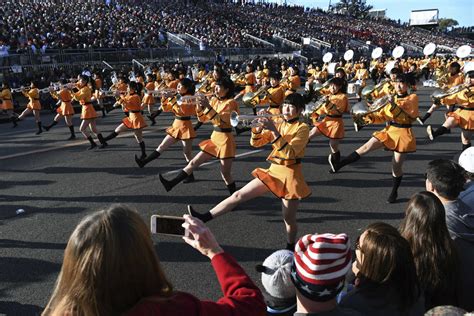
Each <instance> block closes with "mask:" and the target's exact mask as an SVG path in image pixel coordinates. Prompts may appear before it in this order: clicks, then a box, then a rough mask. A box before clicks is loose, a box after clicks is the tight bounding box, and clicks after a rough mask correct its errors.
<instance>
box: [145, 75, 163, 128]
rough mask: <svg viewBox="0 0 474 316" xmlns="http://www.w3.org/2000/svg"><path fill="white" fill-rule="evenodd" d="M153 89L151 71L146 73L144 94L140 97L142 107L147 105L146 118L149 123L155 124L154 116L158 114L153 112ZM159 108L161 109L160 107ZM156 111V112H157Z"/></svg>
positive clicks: (153, 82) (153, 80)
mask: <svg viewBox="0 0 474 316" xmlns="http://www.w3.org/2000/svg"><path fill="white" fill-rule="evenodd" d="M153 90H155V78H154V76H153V74H152V73H150V74H147V75H146V84H145V95H144V96H143V99H142V107H145V106H146V107H147V110H148V118H149V119H150V121H151V125H152V126H153V125H155V124H156V120H155V118H156V117H157V116H158V114H155V113H154V112H153V106H154V105H155V103H156V102H155V97H154V96H153V94H152V92H151V91H153ZM160 110H161V109H160ZM157 113H158V112H157ZM159 113H161V112H159Z"/></svg>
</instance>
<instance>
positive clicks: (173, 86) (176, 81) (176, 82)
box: [166, 79, 179, 89]
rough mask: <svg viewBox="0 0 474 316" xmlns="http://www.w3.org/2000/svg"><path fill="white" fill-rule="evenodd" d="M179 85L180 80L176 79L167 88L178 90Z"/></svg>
mask: <svg viewBox="0 0 474 316" xmlns="http://www.w3.org/2000/svg"><path fill="white" fill-rule="evenodd" d="M178 83H179V79H175V80H173V81H170V82H168V83H167V84H166V86H167V87H168V89H178Z"/></svg>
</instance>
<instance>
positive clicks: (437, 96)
mask: <svg viewBox="0 0 474 316" xmlns="http://www.w3.org/2000/svg"><path fill="white" fill-rule="evenodd" d="M468 87H469V86H468V85H466V84H464V83H463V84H460V85H457V86H454V87H452V88H450V89H448V90H439V89H438V90H435V91H434V92H433V93H432V94H431V99H432V100H433V101H435V102H436V101H440V100H441V99H443V98H445V97H447V96H450V95H453V94H455V93H458V92H460V91H462V90H464V89H467V88H468Z"/></svg>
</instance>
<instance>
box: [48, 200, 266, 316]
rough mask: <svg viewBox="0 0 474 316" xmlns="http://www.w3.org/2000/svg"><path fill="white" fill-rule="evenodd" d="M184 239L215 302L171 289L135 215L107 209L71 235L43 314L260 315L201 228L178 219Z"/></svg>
mask: <svg viewBox="0 0 474 316" xmlns="http://www.w3.org/2000/svg"><path fill="white" fill-rule="evenodd" d="M184 218H185V223H184V224H183V227H184V228H185V229H187V230H188V231H189V233H190V235H192V236H190V237H183V239H184V240H185V242H187V243H188V244H190V245H191V246H192V247H194V248H196V249H197V250H198V251H200V252H201V253H202V254H203V255H205V256H207V257H209V258H210V259H211V263H212V265H213V267H214V270H215V271H216V274H217V277H218V279H219V282H220V283H221V287H222V289H223V292H224V297H223V298H221V299H220V300H219V301H217V302H210V301H209V302H208V301H200V300H199V299H197V298H196V297H194V296H192V295H190V294H187V293H183V292H178V291H174V290H173V286H172V285H171V283H170V282H169V281H168V279H167V277H166V276H165V274H164V272H163V269H162V267H161V264H160V262H159V260H158V256H157V254H156V252H155V249H154V248H153V242H152V239H151V234H150V231H149V229H148V227H147V225H146V224H145V223H144V222H143V220H142V219H141V217H140V215H139V214H138V213H137V212H136V211H134V210H132V209H130V208H129V207H128V206H126V205H120V204H116V205H112V206H110V207H108V208H106V209H104V210H101V211H98V212H95V213H93V214H91V215H89V216H87V217H85V218H84V219H83V220H82V221H81V222H80V223H79V225H78V226H77V227H76V229H75V230H74V232H73V233H72V235H71V237H70V239H69V242H68V244H67V246H66V250H65V253H64V261H63V265H62V268H61V272H60V274H59V277H58V279H57V282H56V286H55V289H54V291H53V294H52V296H51V299H50V301H49V302H48V305H47V306H46V309H45V311H44V312H43V315H45V316H46V315H107V316H109V315H187V316H192V315H223V316H225V315H242V316H243V315H246V316H247V315H248V316H253V315H265V303H264V301H263V297H262V294H261V293H260V291H259V289H258V288H257V287H256V286H255V285H254V284H253V282H252V281H251V280H250V278H249V277H248V276H247V275H246V274H245V272H244V270H243V269H242V268H241V267H240V266H239V265H238V263H237V262H236V261H235V260H234V259H233V258H232V257H231V256H230V255H228V254H226V253H225V252H224V251H223V250H222V248H221V247H220V246H219V244H218V243H217V241H216V240H215V238H214V236H213V234H212V233H211V232H210V231H209V229H208V228H207V227H206V226H205V225H204V224H203V223H202V222H201V221H200V220H198V219H196V218H193V217H191V216H189V215H185V216H184Z"/></svg>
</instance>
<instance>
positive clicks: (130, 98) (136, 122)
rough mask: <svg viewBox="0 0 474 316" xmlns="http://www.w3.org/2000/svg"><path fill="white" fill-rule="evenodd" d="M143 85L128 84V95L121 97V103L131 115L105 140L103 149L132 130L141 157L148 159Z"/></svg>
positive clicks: (132, 82)
mask: <svg viewBox="0 0 474 316" xmlns="http://www.w3.org/2000/svg"><path fill="white" fill-rule="evenodd" d="M141 89H142V85H141V84H140V83H138V82H135V81H131V82H130V83H129V84H128V94H126V95H122V96H121V97H120V103H121V104H123V107H124V108H126V109H127V111H128V113H129V114H130V115H129V116H127V117H124V118H123V119H122V123H121V124H120V125H119V126H117V128H116V129H115V130H114V131H113V132H112V133H110V134H109V135H107V136H106V137H105V138H104V143H103V144H102V146H101V147H102V148H104V147H106V146H107V141H109V140H111V139H113V138H115V137H117V136H118V135H119V134H120V133H122V132H125V131H126V130H132V131H133V134H134V135H135V139H136V140H137V143H138V144H139V145H140V149H141V153H142V154H141V157H140V159H143V158H145V157H146V150H145V142H144V141H143V133H142V131H143V129H144V128H145V127H146V126H147V125H146V123H145V120H144V118H143V115H142V110H143V108H142V102H141V97H140V93H141Z"/></svg>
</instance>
